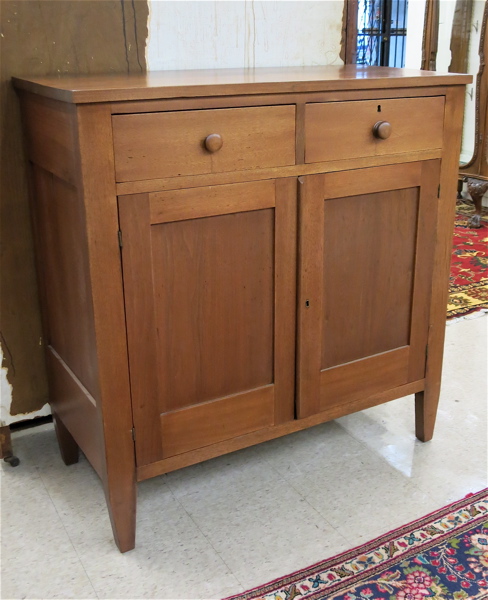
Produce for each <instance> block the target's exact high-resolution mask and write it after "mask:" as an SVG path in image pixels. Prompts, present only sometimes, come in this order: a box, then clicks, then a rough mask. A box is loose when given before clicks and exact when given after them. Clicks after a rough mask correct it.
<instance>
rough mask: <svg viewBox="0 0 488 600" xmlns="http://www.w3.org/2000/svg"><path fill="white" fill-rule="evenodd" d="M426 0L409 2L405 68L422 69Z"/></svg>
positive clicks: (410, 0) (411, 0)
mask: <svg viewBox="0 0 488 600" xmlns="http://www.w3.org/2000/svg"><path fill="white" fill-rule="evenodd" d="M425 4H426V1H425V0H409V2H408V12H407V43H406V48H405V68H407V69H420V65H421V64H422V39H423V35H424V22H425Z"/></svg>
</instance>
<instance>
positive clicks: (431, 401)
mask: <svg viewBox="0 0 488 600" xmlns="http://www.w3.org/2000/svg"><path fill="white" fill-rule="evenodd" d="M438 403H439V393H432V392H431V393H429V390H424V391H423V392H418V393H417V394H415V435H416V436H417V438H418V439H419V440H420V441H421V442H428V441H430V440H431V439H432V436H433V435H434V427H435V419H436V415H437V405H438Z"/></svg>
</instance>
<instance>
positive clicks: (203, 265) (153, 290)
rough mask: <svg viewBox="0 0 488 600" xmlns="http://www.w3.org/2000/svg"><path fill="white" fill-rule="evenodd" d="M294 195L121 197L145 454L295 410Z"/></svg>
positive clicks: (161, 453)
mask: <svg viewBox="0 0 488 600" xmlns="http://www.w3.org/2000/svg"><path fill="white" fill-rule="evenodd" d="M296 195H297V181H296V179H294V178H293V179H281V180H276V181H275V180H268V181H259V182H252V183H239V184H232V185H220V186H212V187H207V188H192V189H185V190H174V191H165V192H159V193H150V194H138V195H131V196H122V197H119V213H120V227H121V232H122V261H123V277H124V290H125V299H126V315H127V334H128V347H129V365H130V377H131V391H132V401H133V412H134V423H135V432H136V455H137V463H138V465H144V464H149V463H151V462H154V461H157V460H161V459H164V458H167V457H170V456H175V455H178V454H182V453H184V452H189V451H191V450H194V449H197V448H202V447H204V446H208V445H211V444H214V443H218V442H222V441H224V440H227V439H230V438H233V437H236V436H240V435H244V434H247V433H250V432H252V431H257V430H259V429H263V428H266V427H269V426H272V425H274V424H277V423H282V422H285V421H288V420H291V419H293V417H294V364H295V314H296V289H295V288H296V284H295V281H296Z"/></svg>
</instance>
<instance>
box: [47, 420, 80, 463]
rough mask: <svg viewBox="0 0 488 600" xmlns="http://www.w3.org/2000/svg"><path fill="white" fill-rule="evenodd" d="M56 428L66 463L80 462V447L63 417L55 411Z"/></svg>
mask: <svg viewBox="0 0 488 600" xmlns="http://www.w3.org/2000/svg"><path fill="white" fill-rule="evenodd" d="M53 421H54V430H55V431H56V437H57V439H58V445H59V451H60V453H61V458H62V459H63V462H64V464H65V465H72V464H74V463H77V462H78V459H79V450H80V449H79V447H78V444H77V443H76V442H75V440H74V438H73V436H72V435H71V433H70V432H69V431H68V430H67V429H66V427H65V425H64V423H63V422H62V421H61V419H60V418H59V417H58V416H57V415H56V413H55V412H53Z"/></svg>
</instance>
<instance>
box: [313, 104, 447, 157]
mask: <svg viewBox="0 0 488 600" xmlns="http://www.w3.org/2000/svg"><path fill="white" fill-rule="evenodd" d="M380 122H386V123H389V124H390V126H391V127H390V128H389V131H388V127H387V126H384V128H383V130H382V131H380V132H379V133H376V134H375V125H376V124H378V123H380ZM443 123H444V97H443V96H435V97H428V98H400V99H394V100H358V101H351V102H327V103H322V104H307V105H306V109H305V162H307V163H313V162H323V161H331V160H341V159H349V158H360V157H366V156H376V155H385V154H399V153H403V152H415V151H419V150H431V149H436V148H441V147H442V134H443ZM385 129H386V132H385ZM388 133H389V137H387V138H386V139H382V138H381V137H378V136H379V135H388Z"/></svg>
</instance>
